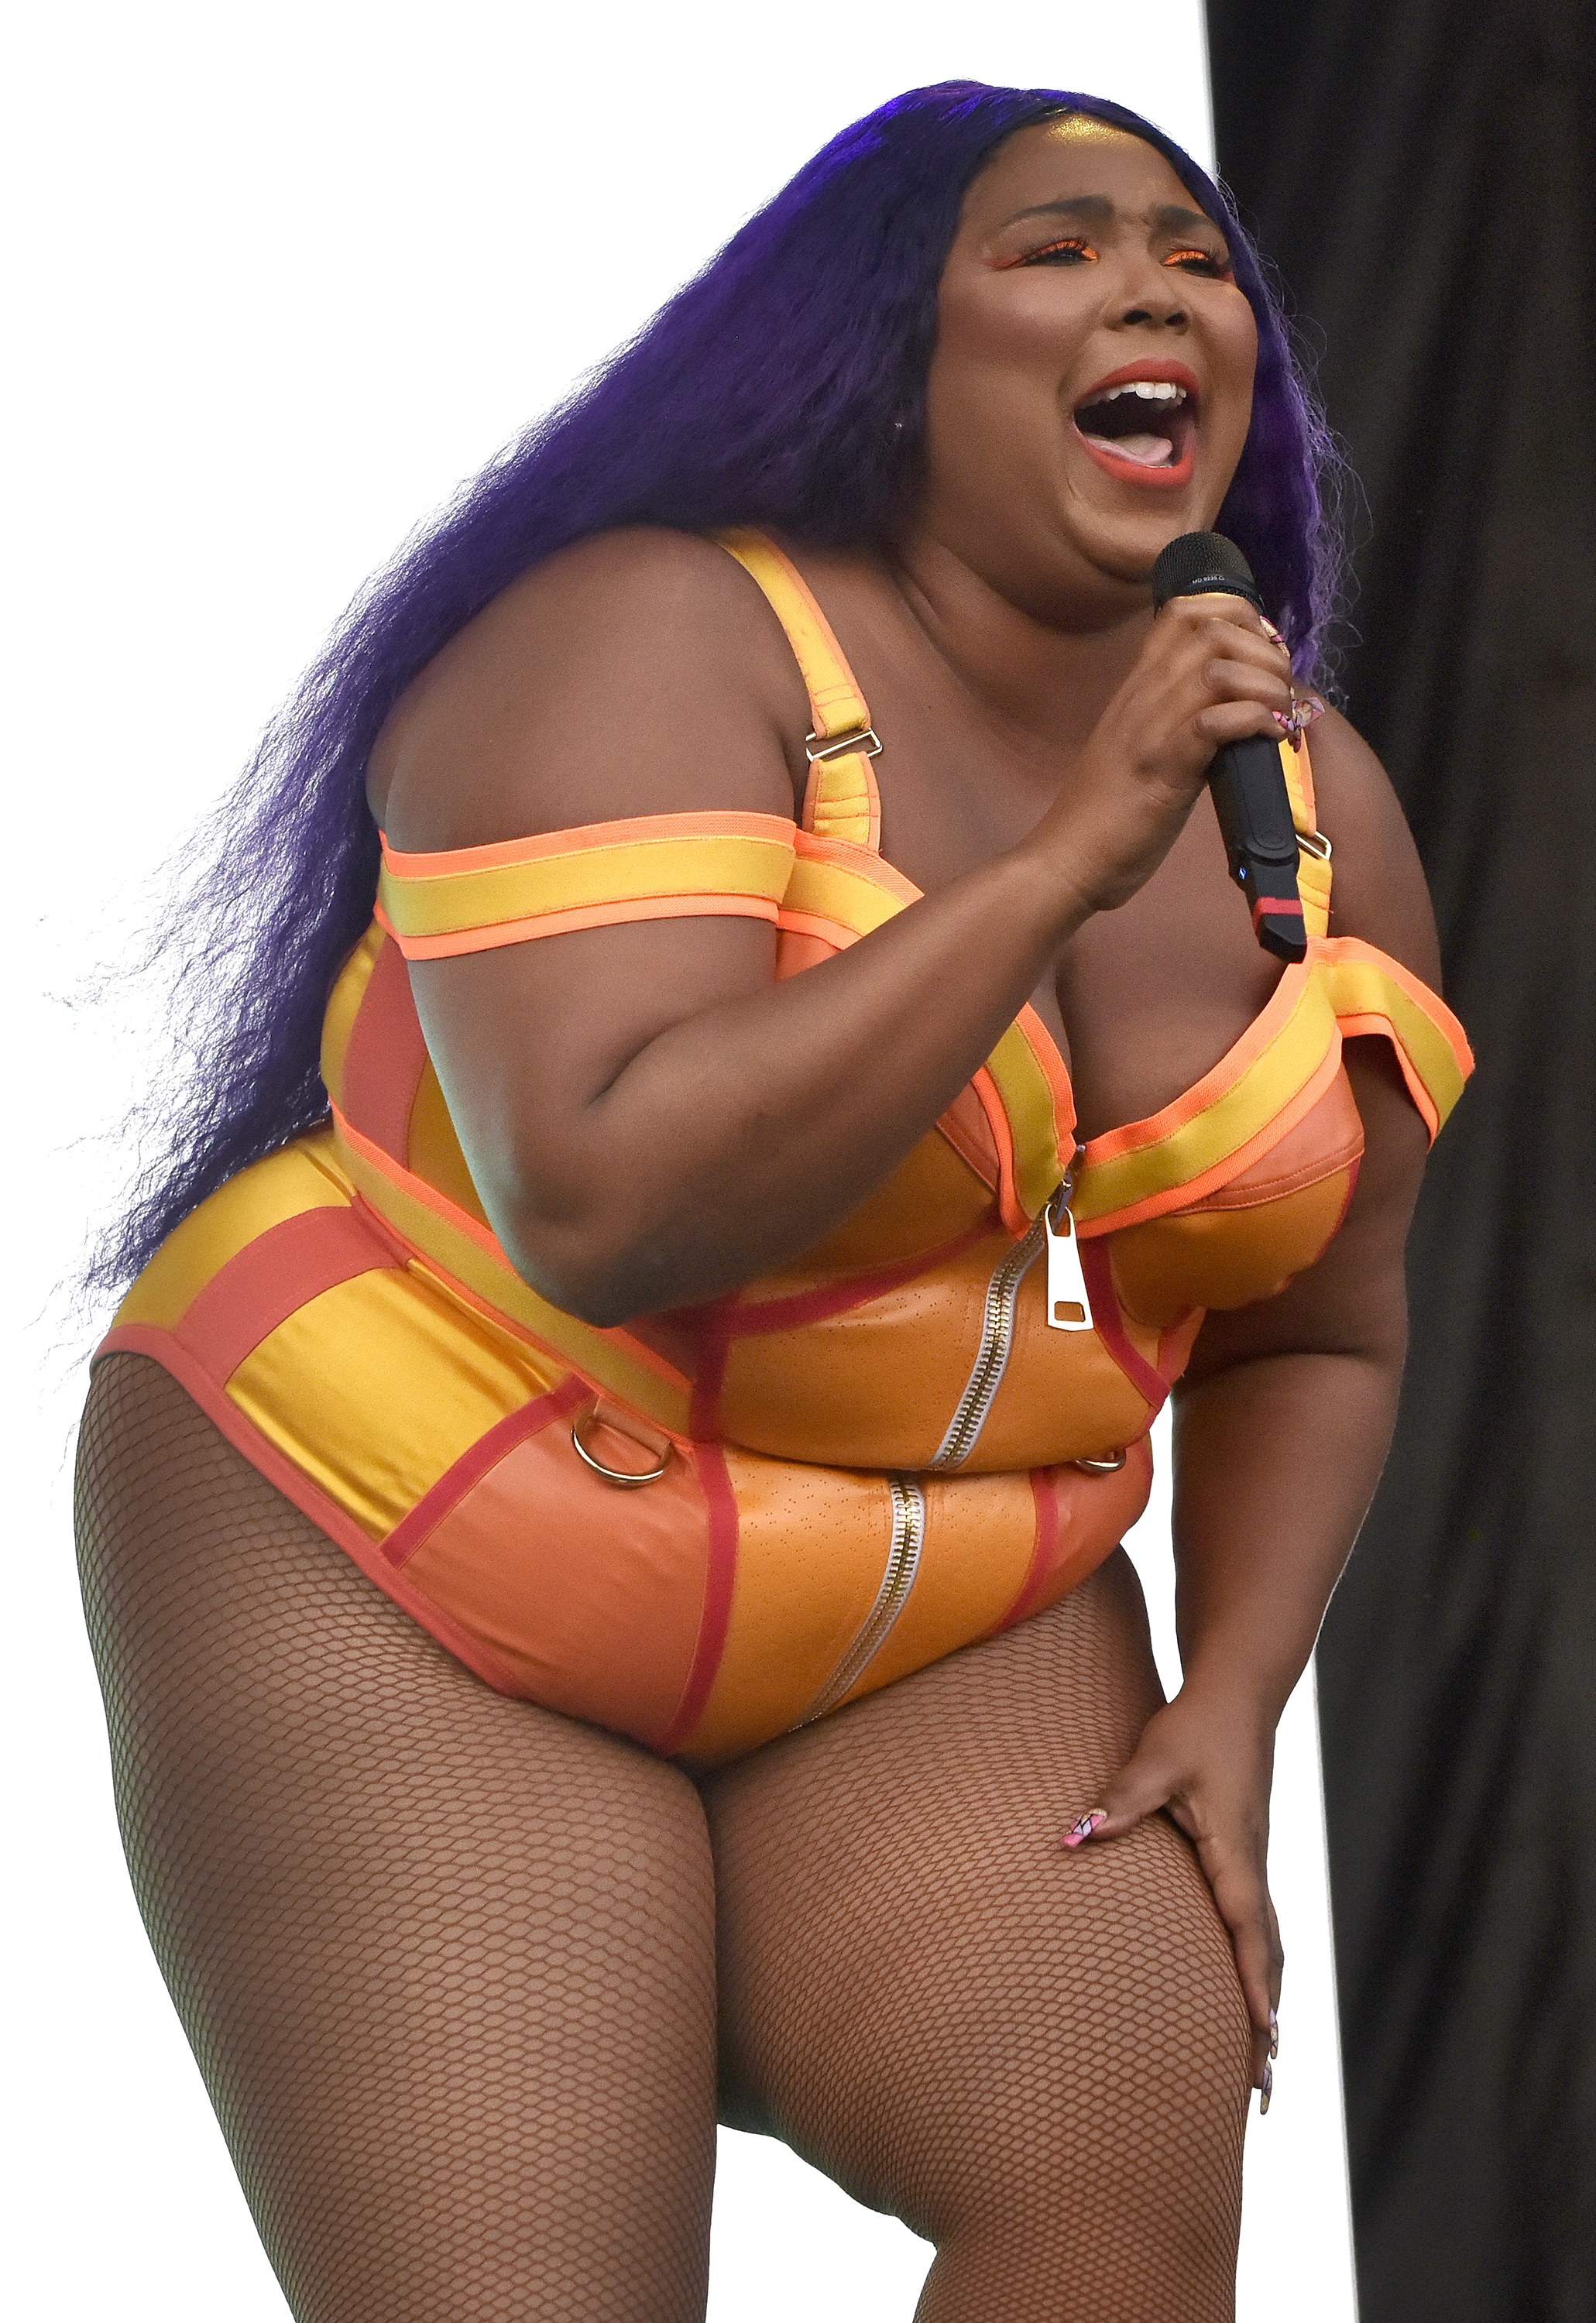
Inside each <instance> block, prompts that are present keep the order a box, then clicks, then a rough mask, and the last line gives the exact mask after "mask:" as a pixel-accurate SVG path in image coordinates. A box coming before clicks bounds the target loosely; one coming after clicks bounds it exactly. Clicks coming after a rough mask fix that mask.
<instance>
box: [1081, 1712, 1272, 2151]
mask: <svg viewBox="0 0 1596 2323" xmlns="http://www.w3.org/2000/svg"><path fill="white" fill-rule="evenodd" d="M1273 1772H1274V1730H1273V1727H1272V1725H1271V1724H1270V1722H1268V1721H1267V1719H1264V1718H1262V1717H1261V1716H1259V1715H1258V1714H1256V1713H1255V1712H1252V1711H1251V1710H1250V1708H1248V1707H1247V1706H1245V1705H1243V1704H1242V1703H1237V1702H1235V1701H1234V1700H1229V1699H1225V1698H1223V1697H1220V1696H1216V1695H1214V1694H1207V1695H1202V1694H1196V1693H1194V1691H1193V1689H1192V1687H1191V1686H1190V1685H1186V1686H1184V1687H1183V1688H1182V1689H1181V1691H1180V1692H1179V1694H1177V1695H1176V1697H1175V1699H1174V1701H1173V1702H1171V1703H1169V1704H1168V1705H1167V1707H1166V1708H1164V1709H1162V1710H1160V1711H1159V1712H1156V1713H1155V1715H1154V1716H1153V1717H1151V1718H1150V1719H1149V1720H1148V1722H1147V1724H1146V1726H1145V1727H1144V1728H1143V1729H1142V1740H1140V1742H1139V1743H1138V1744H1137V1745H1136V1749H1135V1750H1134V1752H1133V1755H1132V1757H1131V1758H1130V1760H1129V1762H1128V1764H1127V1765H1126V1766H1125V1767H1123V1768H1122V1769H1121V1771H1120V1773H1119V1774H1118V1775H1116V1776H1115V1777H1114V1780H1113V1781H1112V1782H1111V1783H1109V1784H1108V1785H1107V1786H1105V1789H1103V1790H1102V1791H1100V1792H1099V1793H1098V1795H1097V1797H1096V1801H1095V1803H1094V1804H1093V1805H1092V1806H1090V1807H1089V1808H1087V1811H1086V1813H1083V1814H1082V1815H1080V1816H1079V1818H1078V1820H1077V1821H1076V1822H1075V1823H1073V1824H1072V1825H1071V1826H1070V1828H1069V1830H1068V1831H1067V1832H1065V1833H1064V1845H1065V1846H1066V1847H1070V1848H1074V1847H1080V1846H1084V1845H1087V1844H1088V1843H1089V1844H1090V1845H1092V1846H1094V1847H1100V1846H1102V1845H1103V1844H1104V1843H1105V1841H1110V1840H1114V1839H1120V1838H1123V1837H1124V1834H1125V1832H1129V1831H1133V1830H1134V1829H1135V1827H1136V1825H1137V1824H1138V1823H1140V1822H1142V1818H1143V1817H1144V1816H1146V1815H1150V1814H1156V1813H1158V1812H1159V1811H1160V1808H1161V1809H1162V1811H1163V1813H1165V1814H1167V1815H1168V1816H1169V1818H1170V1820H1171V1821H1172V1822H1173V1823H1177V1824H1178V1825H1179V1828H1180V1829H1181V1830H1182V1831H1183V1832H1185V1833H1186V1835H1187V1837H1188V1839H1189V1840H1190V1841H1191V1842H1192V1845H1193V1846H1194V1847H1195V1848H1196V1850H1197V1861H1198V1862H1199V1863H1200V1864H1201V1866H1202V1868H1203V1872H1204V1875H1205V1877H1206V1879H1207V1882H1208V1885H1209V1887H1211V1888H1212V1890H1213V1893H1214V1901H1215V1904H1216V1905H1217V1906H1218V1908H1219V1915H1220V1917H1221V1919H1223V1921H1224V1922H1225V1926H1226V1927H1227V1928H1228V1929H1229V1931H1230V1939H1231V1942H1232V1944H1233V1946H1234V1951H1235V1958H1236V1969H1237V1971H1238V1973H1239V1975H1240V1977H1241V1981H1242V1991H1243V1997H1244V1998H1245V2000H1246V2004H1247V2014H1248V2015H1249V2016H1250V2017H1251V2018H1252V2080H1253V2083H1254V2086H1255V2087H1257V2088H1258V2089H1261V2091H1262V2092H1263V2106H1262V2109H1263V2110H1267V2108H1268V2105H1269V2097H1270V2088H1271V2085H1272V2080H1273V2075H1272V2073H1271V2071H1270V2058H1271V2057H1272V2055H1273V2053H1274V2049H1275V2039H1276V2035H1275V2011H1276V2009H1277V2008H1278V2006H1279V2005H1280V1970H1281V1967H1282V1965H1283V1963H1284V1958H1285V1955H1284V1954H1283V1952H1282V1951H1281V1949H1280V1924H1279V1922H1278V1921H1277V1920H1276V1918H1275V1907H1274V1905H1273V1904H1272V1903H1271V1902H1270V1893H1269V1878H1268V1871H1267V1863H1268V1853H1269V1794H1270V1779H1271V1777H1272V1776H1273Z"/></svg>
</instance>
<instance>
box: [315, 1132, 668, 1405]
mask: <svg viewBox="0 0 1596 2323" xmlns="http://www.w3.org/2000/svg"><path fill="white" fill-rule="evenodd" d="M336 1135H337V1148H338V1157H339V1160H340V1161H341V1162H342V1164H343V1166H344V1169H345V1170H346V1171H348V1173H349V1177H350V1180H351V1181H352V1183H353V1185H354V1186H355V1187H356V1189H358V1190H359V1191H360V1192H361V1193H362V1194H363V1195H364V1196H365V1198H366V1199H367V1201H369V1202H370V1203H371V1207H372V1208H373V1209H374V1210H375V1211H376V1212H377V1214H378V1216H379V1217H385V1218H387V1219H389V1220H390V1222H391V1223H392V1225H393V1226H394V1227H395V1228H396V1229H397V1231H398V1232H399V1234H400V1235H402V1236H403V1238H404V1240H405V1241H406V1242H407V1243H408V1244H411V1245H412V1246H413V1247H414V1248H415V1249H417V1250H419V1251H423V1252H425V1253H426V1254H427V1257H428V1258H430V1259H432V1260H433V1261H434V1262H435V1263H436V1265H437V1266H439V1267H440V1268H441V1269H442V1270H443V1272H444V1273H445V1274H446V1275H451V1276H453V1277H454V1281H456V1282H460V1283H463V1285H464V1286H465V1288H466V1290H470V1291H474V1292H475V1294H476V1296H477V1297H478V1298H479V1299H482V1300H483V1301H485V1303H486V1304H487V1305H488V1306H490V1307H491V1308H496V1309H498V1311H499V1312H500V1313H501V1314H504V1315H507V1316H509V1318H510V1320H511V1321H512V1322H515V1323H519V1324H520V1325H521V1326H522V1327H523V1328H524V1329H526V1330H528V1331H531V1332H533V1333H534V1334H535V1335H536V1336H537V1338H539V1339H540V1340H542V1341H543V1342H544V1344H545V1345H546V1346H549V1347H552V1348H553V1349H554V1350H555V1353H556V1354H560V1355H562V1356H564V1358H565V1360H566V1362H567V1363H570V1364H571V1365H572V1367H573V1369H574V1370H577V1371H580V1372H582V1373H584V1374H585V1375H586V1376H587V1377H588V1378H589V1379H593V1380H597V1381H599V1382H601V1383H602V1384H603V1385H604V1386H605V1387H606V1388H608V1389H609V1391H610V1393H611V1394H613V1395H614V1396H616V1397H617V1398H618V1399H619V1400H620V1401H621V1402H623V1403H628V1404H630V1405H631V1407H632V1408H633V1409H634V1410H637V1411H640V1412H642V1413H643V1414H644V1415H645V1416H646V1417H647V1419H652V1420H655V1421H656V1422H657V1423H658V1425H659V1426H660V1427H661V1428H665V1430H666V1432H667V1433H668V1434H670V1435H673V1436H677V1437H683V1438H685V1437H686V1433H687V1408H688V1392H689V1391H688V1385H687V1382H686V1381H685V1380H684V1379H683V1378H682V1376H681V1374H680V1373H678V1372H675V1371H673V1370H672V1369H671V1368H670V1366H669V1365H668V1364H665V1363H661V1364H660V1366H659V1368H658V1369H657V1370H656V1369H655V1368H654V1367H653V1365H652V1364H650V1363H645V1362H644V1361H642V1360H641V1359H640V1357H639V1356H638V1355H636V1354H633V1353H632V1352H631V1351H630V1349H629V1348H628V1345H626V1344H625V1343H624V1342H623V1341H622V1340H621V1339H620V1338H619V1336H618V1335H616V1334H613V1333H611V1332H608V1331H601V1330H598V1329H595V1328H594V1327H593V1326H592V1324H591V1323H584V1322H582V1320H581V1319H580V1318H579V1317H577V1316H575V1315H567V1314H566V1313H565V1312H564V1308H559V1307H551V1306H550V1304H549V1302H548V1300H547V1299H540V1298H539V1297H538V1295H537V1291H536V1290H533V1289H532V1287H531V1285H530V1284H529V1283H527V1282H523V1281H522V1280H521V1278H520V1276H519V1275H518V1273H517V1272H516V1271H515V1269H514V1268H513V1267H512V1266H511V1265H510V1263H509V1260H508V1259H507V1258H505V1257H503V1256H502V1255H500V1256H497V1257H496V1256H495V1255H494V1254H493V1253H491V1251H488V1250H485V1249H484V1248H483V1247H482V1243H481V1242H480V1241H478V1240H477V1239H476V1237H475V1236H474V1235H471V1234H468V1233H467V1232H466V1231H465V1228H464V1225H463V1223H462V1224H461V1225H458V1226H457V1225H454V1223H453V1222H452V1221H451V1220H450V1219H448V1218H447V1217H443V1216H442V1215H441V1214H440V1213H439V1212H438V1211H436V1210H435V1209H433V1208H432V1207H431V1206H430V1205H429V1204H427V1203H426V1202H423V1201H421V1200H419V1199H418V1198H417V1197H416V1196H415V1195H413V1194H411V1193H409V1192H408V1190H407V1189H406V1188H405V1187H404V1186H403V1185H401V1184H399V1182H398V1181H397V1180H395V1179H394V1178H393V1177H391V1176H390V1175H389V1174H388V1173H387V1172H386V1171H383V1170H381V1169H380V1168H379V1167H378V1166H377V1164H376V1163H375V1162H374V1161H372V1160H371V1158H370V1153H369V1152H362V1150H361V1149H362V1146H363V1145H364V1143H365V1141H364V1140H363V1139H357V1137H356V1135H355V1134H354V1133H353V1131H351V1129H350V1127H349V1125H348V1124H347V1123H346V1122H342V1121H341V1122H340V1123H339V1125H338V1127H337V1131H336Z"/></svg>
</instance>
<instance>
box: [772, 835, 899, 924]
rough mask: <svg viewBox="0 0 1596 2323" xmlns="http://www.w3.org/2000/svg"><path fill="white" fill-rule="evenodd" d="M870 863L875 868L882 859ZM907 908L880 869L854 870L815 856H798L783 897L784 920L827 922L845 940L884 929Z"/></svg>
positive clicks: (873, 858) (872, 860)
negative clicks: (886, 884) (888, 885)
mask: <svg viewBox="0 0 1596 2323" xmlns="http://www.w3.org/2000/svg"><path fill="white" fill-rule="evenodd" d="M869 860H870V863H871V864H872V866H876V865H878V862H879V859H878V858H876V857H874V856H872V857H871V858H870V859H869ZM902 910H903V904H902V903H901V902H900V901H899V899H898V897H897V896H896V895H894V894H893V893H892V892H891V890H890V888H888V887H887V886H885V883H884V882H883V880H882V878H881V877H880V873H879V869H878V868H877V869H874V870H864V869H861V870H858V871H854V870H850V869H849V868H848V866H847V865H846V864H842V863H833V862H831V861H830V860H829V859H824V858H821V857H820V856H815V855H803V854H801V855H799V856H798V857H797V859H796V860H795V861H794V863H793V875H792V877H791V878H790V879H789V880H788V882H787V887H786V893H785V894H784V895H783V897H782V917H783V918H784V919H785V918H787V917H788V916H789V915H790V914H797V915H800V916H802V917H803V918H804V919H810V920H824V921H826V922H828V923H830V925H831V926H832V927H834V928H835V929H836V930H837V932H838V935H839V940H841V941H848V939H850V938H853V937H856V936H867V935H869V934H870V933H871V932H872V931H873V930H874V929H876V928H884V927H885V925H886V923H887V922H888V920H892V919H895V918H896V917H897V915H898V914H899V913H900V912H901V911H902Z"/></svg>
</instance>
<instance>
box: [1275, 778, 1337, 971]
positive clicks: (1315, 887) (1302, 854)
mask: <svg viewBox="0 0 1596 2323" xmlns="http://www.w3.org/2000/svg"><path fill="white" fill-rule="evenodd" d="M1298 739H1299V741H1300V743H1301V746H1302V747H1301V748H1300V749H1297V750H1294V749H1293V748H1291V745H1290V743H1289V742H1288V741H1284V740H1282V742H1281V744H1280V764H1281V766H1282V767H1284V769H1285V774H1286V795H1287V797H1288V798H1289V800H1290V802H1291V820H1292V822H1294V823H1295V824H1296V826H1297V892H1298V895H1300V896H1301V897H1302V923H1303V926H1304V928H1305V929H1306V930H1307V933H1308V934H1309V935H1310V936H1323V935H1328V933H1329V932H1330V841H1329V840H1327V839H1326V838H1325V836H1324V833H1323V832H1322V831H1319V830H1318V829H1317V828H1316V823H1315V820H1314V818H1315V815H1316V807H1315V804H1314V769H1313V761H1312V760H1311V759H1310V758H1309V757H1308V754H1307V735H1306V734H1304V735H1301V736H1299V737H1298Z"/></svg>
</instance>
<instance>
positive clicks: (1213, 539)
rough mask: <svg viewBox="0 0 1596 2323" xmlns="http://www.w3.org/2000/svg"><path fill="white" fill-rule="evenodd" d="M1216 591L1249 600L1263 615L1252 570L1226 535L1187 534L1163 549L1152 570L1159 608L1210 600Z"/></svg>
mask: <svg viewBox="0 0 1596 2323" xmlns="http://www.w3.org/2000/svg"><path fill="white" fill-rule="evenodd" d="M1215 590H1223V591H1225V592H1228V593H1229V594H1230V595H1231V596H1233V597H1245V598H1246V599H1247V601H1248V602H1249V603H1250V604H1252V605H1256V606H1257V608H1258V610H1259V611H1260V612H1262V611H1263V600H1262V598H1261V596H1260V595H1259V593H1258V583H1257V582H1256V581H1254V580H1253V578H1252V566H1251V565H1249V564H1248V562H1247V560H1246V558H1245V557H1244V556H1243V555H1242V552H1241V550H1240V549H1239V548H1238V547H1237V546H1236V545H1235V543H1234V540H1226V538H1225V535H1224V534H1223V533H1222V532H1183V533H1182V534H1181V535H1180V537H1179V539H1178V540H1172V541H1170V543H1169V546H1168V547H1167V548H1160V551H1159V553H1158V560H1157V562H1156V564H1155V565H1153V568H1152V601H1153V603H1154V604H1155V605H1167V604H1168V603H1169V599H1170V598H1171V597H1206V596H1207V595H1208V594H1210V592H1213V591H1215Z"/></svg>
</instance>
